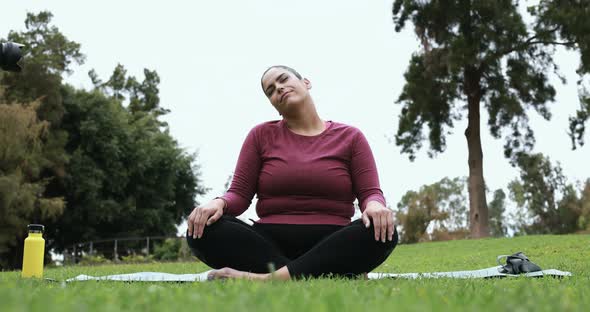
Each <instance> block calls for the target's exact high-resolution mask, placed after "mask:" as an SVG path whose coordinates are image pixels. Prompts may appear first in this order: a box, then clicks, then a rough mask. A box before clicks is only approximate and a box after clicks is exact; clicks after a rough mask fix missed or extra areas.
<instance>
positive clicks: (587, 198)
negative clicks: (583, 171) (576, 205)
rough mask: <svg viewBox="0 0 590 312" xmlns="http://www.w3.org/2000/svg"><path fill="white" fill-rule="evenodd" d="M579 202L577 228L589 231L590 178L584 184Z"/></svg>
mask: <svg viewBox="0 0 590 312" xmlns="http://www.w3.org/2000/svg"><path fill="white" fill-rule="evenodd" d="M580 204H581V215H580V218H579V219H578V228H580V229H582V230H585V231H588V232H590V179H588V180H586V183H585V184H584V188H583V189H582V195H581V198H580Z"/></svg>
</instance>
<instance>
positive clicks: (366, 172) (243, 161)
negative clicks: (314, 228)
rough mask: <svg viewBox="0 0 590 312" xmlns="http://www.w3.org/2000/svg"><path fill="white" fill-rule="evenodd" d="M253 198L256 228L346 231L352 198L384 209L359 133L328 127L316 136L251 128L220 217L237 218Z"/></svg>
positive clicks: (282, 128) (277, 125) (269, 126)
mask: <svg viewBox="0 0 590 312" xmlns="http://www.w3.org/2000/svg"><path fill="white" fill-rule="evenodd" d="M254 194H258V202H257V204H256V212H257V214H258V216H259V217H260V220H258V221H257V222H259V223H283V224H285V223H286V224H337V225H346V224H348V223H350V220H351V218H352V216H353V214H354V206H353V201H354V199H355V198H358V200H359V205H360V209H361V211H364V210H365V208H366V205H367V203H368V202H369V201H373V200H374V201H378V202H380V203H382V204H383V205H385V199H384V197H383V192H382V191H381V189H380V187H379V177H378V174H377V168H376V166H375V160H374V158H373V153H372V152H371V148H370V147H369V143H368V142H367V139H366V138H365V136H364V135H363V134H362V132H361V131H360V130H359V129H357V128H355V127H352V126H348V125H345V124H341V123H337V122H328V124H327V127H326V129H325V130H324V131H323V132H322V133H321V134H319V135H315V136H304V135H299V134H296V133H294V132H292V131H291V130H289V128H287V125H286V123H285V122H284V121H283V120H280V121H269V122H265V123H262V124H260V125H258V126H256V127H254V128H253V129H252V130H251V131H250V133H248V136H247V137H246V140H245V141H244V144H243V145H242V149H241V151H240V156H239V158H238V163H237V166H236V170H235V172H234V177H233V180H232V183H231V186H230V188H229V190H228V191H227V193H225V194H224V195H223V196H221V198H222V199H224V200H225V201H226V208H225V211H224V214H227V215H233V216H237V215H240V214H242V213H243V212H244V211H245V210H246V209H248V206H250V203H251V201H252V198H253V196H254Z"/></svg>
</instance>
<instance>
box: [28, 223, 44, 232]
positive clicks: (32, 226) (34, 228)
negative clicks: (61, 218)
mask: <svg viewBox="0 0 590 312" xmlns="http://www.w3.org/2000/svg"><path fill="white" fill-rule="evenodd" d="M28 228H29V231H35V232H43V231H44V230H45V227H44V226H43V225H41V224H29V226H28Z"/></svg>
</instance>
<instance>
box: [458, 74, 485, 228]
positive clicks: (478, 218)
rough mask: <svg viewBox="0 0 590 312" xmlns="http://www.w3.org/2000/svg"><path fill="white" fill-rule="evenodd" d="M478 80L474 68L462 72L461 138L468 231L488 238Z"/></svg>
mask: <svg viewBox="0 0 590 312" xmlns="http://www.w3.org/2000/svg"><path fill="white" fill-rule="evenodd" d="M479 81H480V77H479V75H478V74H477V72H476V71H475V70H474V69H469V68H468V69H467V70H466V71H465V81H464V83H465V93H466V95H467V105H468V125H467V129H465V138H466V139H467V147H468V149H469V159H468V164H469V180H468V191H469V230H470V231H471V237H472V238H481V237H488V236H489V235H490V230H489V217H488V204H487V201H486V190H485V182H484V179H483V153H482V150H481V136H480V117H479V106H480V105H479V103H480V100H481V91H480V90H481V88H480V85H479Z"/></svg>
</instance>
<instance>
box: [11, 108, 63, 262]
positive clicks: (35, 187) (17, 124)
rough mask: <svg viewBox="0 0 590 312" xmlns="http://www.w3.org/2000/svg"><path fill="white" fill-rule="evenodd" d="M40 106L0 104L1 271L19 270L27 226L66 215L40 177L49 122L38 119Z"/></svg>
mask: <svg viewBox="0 0 590 312" xmlns="http://www.w3.org/2000/svg"><path fill="white" fill-rule="evenodd" d="M38 106H39V104H38V103H33V104H29V105H6V104H0V270H4V269H15V268H18V267H19V264H20V261H21V260H22V251H23V245H22V243H23V240H24V239H25V235H26V232H27V224H29V223H41V222H45V221H50V220H53V219H55V218H57V217H59V216H60V215H61V214H62V212H63V207H64V202H63V199H62V198H48V197H44V196H43V195H42V194H43V192H44V189H45V185H46V183H47V181H43V180H39V174H40V172H41V171H42V170H43V166H44V162H43V161H42V160H43V156H42V155H41V153H42V150H43V138H44V137H45V136H46V135H47V127H48V123H47V122H44V121H39V120H38V118H37V112H36V109H37V107H38Z"/></svg>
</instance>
